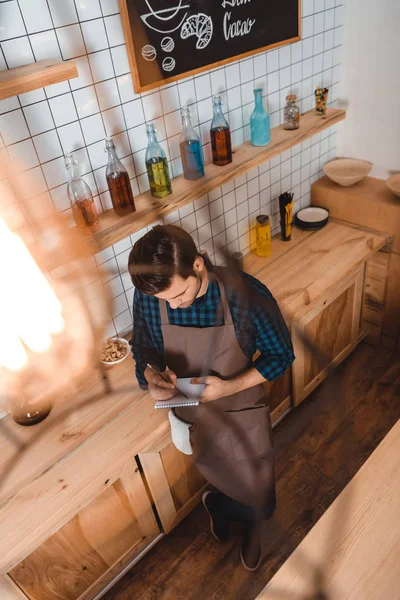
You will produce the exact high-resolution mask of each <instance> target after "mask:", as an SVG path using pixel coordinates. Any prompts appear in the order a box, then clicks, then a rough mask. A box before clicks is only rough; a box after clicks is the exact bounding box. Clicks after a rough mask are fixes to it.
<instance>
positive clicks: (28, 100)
mask: <svg viewBox="0 0 400 600" xmlns="http://www.w3.org/2000/svg"><path fill="white" fill-rule="evenodd" d="M18 98H19V100H20V102H21V105H22V106H29V105H30V104H35V102H41V101H42V100H46V95H45V93H44V90H43V89H40V90H33V91H32V92H26V93H25V94H19V96H18Z"/></svg>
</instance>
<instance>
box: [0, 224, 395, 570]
mask: <svg viewBox="0 0 400 600" xmlns="http://www.w3.org/2000/svg"><path fill="white" fill-rule="evenodd" d="M384 243H385V238H384V237H381V236H379V235H374V234H371V233H369V232H368V233H366V232H362V231H359V230H353V229H352V228H351V227H347V226H342V225H339V224H337V223H329V224H328V225H327V226H326V227H325V228H324V229H322V230H320V231H318V232H314V233H307V234H304V233H303V232H300V231H299V232H298V231H296V230H294V232H293V241H292V242H290V243H289V244H288V243H286V244H285V248H283V246H282V244H280V243H278V242H277V245H276V259H275V260H274V257H272V258H270V259H260V258H259V257H253V256H251V257H248V259H246V261H245V263H246V265H245V266H246V270H247V272H249V273H251V274H253V275H255V276H256V277H258V278H259V279H260V280H261V281H262V282H264V283H265V284H266V285H267V286H268V287H270V289H271V291H272V293H273V294H274V295H275V297H276V298H277V299H278V301H279V303H280V305H281V307H282V309H283V310H284V312H285V314H286V318H287V319H288V321H291V320H293V319H300V318H302V317H303V316H304V314H305V313H307V311H310V310H312V309H313V307H314V306H315V305H316V304H318V302H321V301H323V299H324V297H325V296H326V297H329V293H330V290H332V289H335V287H337V286H338V285H339V284H340V282H341V281H342V280H343V279H344V278H345V277H347V276H350V275H351V273H352V272H353V271H354V270H357V268H359V266H360V265H362V264H363V262H365V261H366V260H368V259H369V257H370V256H372V255H373V254H374V253H375V252H376V251H378V250H379V248H380V247H382V246H383V245H384ZM273 248H274V252H275V246H273ZM110 374H111V381H112V384H113V385H114V387H115V388H118V387H119V386H122V388H123V389H122V391H121V393H120V394H119V395H116V396H115V397H114V398H110V397H107V396H106V395H104V389H103V388H102V382H101V379H99V378H98V377H96V375H95V373H94V372H92V373H91V374H89V377H88V379H87V381H86V383H84V384H83V385H82V388H81V389H80V391H79V393H77V391H76V390H74V391H73V393H71V395H70V396H66V397H65V398H63V399H61V400H62V401H61V402H60V403H59V404H58V406H56V407H55V408H54V410H53V411H52V413H51V415H50V417H49V418H48V419H47V420H46V421H44V422H43V423H41V424H39V425H37V426H36V427H35V428H32V429H23V428H20V427H18V426H17V425H15V424H14V423H13V422H12V420H11V418H10V417H6V418H5V419H2V421H1V423H0V473H1V474H2V477H4V474H6V480H5V482H3V485H2V489H1V502H2V504H1V505H0V533H1V538H2V553H1V556H0V569H1V570H2V571H3V572H7V571H8V570H9V569H11V568H13V567H15V566H16V565H17V564H18V563H19V562H20V561H21V560H22V559H23V558H25V557H26V556H27V555H28V554H29V553H30V552H32V551H33V550H34V549H35V548H36V547H37V546H38V545H39V544H40V543H42V542H43V541H44V540H46V539H47V538H48V537H49V536H50V535H52V534H53V533H54V532H55V531H56V530H58V529H59V528H60V527H62V526H63V525H65V524H66V523H67V522H68V521H70V520H71V519H72V518H73V517H74V516H75V515H76V514H77V513H78V512H79V510H80V509H81V507H82V506H85V505H87V504H89V503H90V502H91V501H93V499H94V498H96V497H97V496H98V495H99V494H100V493H101V492H102V490H103V489H104V487H103V486H104V480H105V478H104V475H105V474H107V477H109V478H110V479H111V480H112V481H116V480H117V478H118V476H119V469H120V467H121V465H122V464H124V462H126V461H127V460H128V459H129V458H130V457H132V456H134V455H135V454H138V453H146V452H148V451H149V448H152V447H154V444H155V442H156V440H158V438H159V437H162V438H163V440H164V441H165V440H166V439H167V438H165V436H166V435H167V433H166V432H167V431H168V430H169V424H168V421H167V415H166V412H165V411H155V410H154V408H153V403H152V402H151V400H150V399H149V397H148V395H147V393H145V392H142V391H141V390H140V389H139V388H138V386H137V384H136V382H135V377H134V369H133V364H132V363H130V361H128V360H127V361H125V362H124V363H122V365H119V366H117V367H115V369H113V370H111V372H110ZM88 394H97V395H98V400H97V402H96V404H95V405H92V406H84V407H83V408H78V407H79V402H81V401H83V400H84V399H85V398H86V397H87V395H88ZM64 406H67V407H68V408H70V409H73V407H75V410H72V411H71V413H70V414H69V416H68V418H66V419H64V420H62V419H61V417H60V415H61V414H62V409H63V407H64ZM36 434H39V436H38V439H37V441H36V442H35V444H34V445H33V446H32V447H29V449H28V450H27V451H25V452H23V453H22V454H21V455H20V456H18V451H17V449H16V447H15V441H14V442H13V441H12V440H11V439H10V436H14V437H15V438H16V439H17V440H19V441H20V442H24V443H25V444H27V445H29V443H30V440H31V439H32V437H33V436H34V435H36ZM15 456H18V461H17V462H16V463H15V464H14V465H13V468H12V469H11V470H9V471H8V472H7V473H6V472H5V469H6V468H7V465H8V464H9V462H8V461H9V460H10V459H12V458H13V457H15ZM82 465H85V469H82ZM7 474H8V477H7ZM61 480H62V482H61ZM49 506H51V507H52V510H51V511H49V510H48V507H49ZM16 524H17V525H16ZM0 572H1V571H0Z"/></svg>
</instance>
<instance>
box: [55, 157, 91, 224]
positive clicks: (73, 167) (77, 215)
mask: <svg viewBox="0 0 400 600" xmlns="http://www.w3.org/2000/svg"><path fill="white" fill-rule="evenodd" d="M64 158H65V168H66V169H67V171H68V185H67V193H68V198H69V201H70V203H71V209H72V216H73V218H74V221H75V224H76V226H77V228H78V230H79V231H81V232H82V233H84V234H85V235H91V234H92V233H96V232H97V231H100V224H99V217H98V214H97V209H96V206H95V203H94V200H93V196H92V192H91V191H90V187H89V186H88V184H87V183H86V181H85V180H84V179H82V177H81V176H80V174H79V170H78V161H77V158H76V156H75V154H74V153H73V152H68V153H67V154H66V155H65V157H64Z"/></svg>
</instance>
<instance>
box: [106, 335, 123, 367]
mask: <svg viewBox="0 0 400 600" xmlns="http://www.w3.org/2000/svg"><path fill="white" fill-rule="evenodd" d="M107 342H120V343H121V344H123V345H124V346H125V348H126V354H125V356H123V357H122V358H119V359H118V360H114V361H113V362H107V361H105V360H101V361H100V362H101V363H103V365H105V366H106V367H114V365H119V364H120V363H122V362H123V361H124V360H125V359H126V358H128V356H129V349H130V346H129V342H127V340H125V339H124V338H120V337H116V336H114V337H110V338H107V339H106V341H105V342H104V344H106V343H107Z"/></svg>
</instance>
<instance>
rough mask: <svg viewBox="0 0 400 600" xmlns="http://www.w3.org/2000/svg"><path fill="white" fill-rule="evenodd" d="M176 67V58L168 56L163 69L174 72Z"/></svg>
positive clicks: (163, 63) (163, 62)
mask: <svg viewBox="0 0 400 600" xmlns="http://www.w3.org/2000/svg"><path fill="white" fill-rule="evenodd" d="M175 66H176V61H175V59H174V58H172V56H167V58H164V60H163V61H162V68H163V69H164V71H167V72H170V71H173V70H174V69H175Z"/></svg>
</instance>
